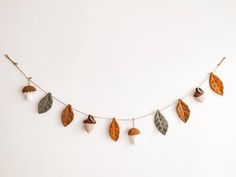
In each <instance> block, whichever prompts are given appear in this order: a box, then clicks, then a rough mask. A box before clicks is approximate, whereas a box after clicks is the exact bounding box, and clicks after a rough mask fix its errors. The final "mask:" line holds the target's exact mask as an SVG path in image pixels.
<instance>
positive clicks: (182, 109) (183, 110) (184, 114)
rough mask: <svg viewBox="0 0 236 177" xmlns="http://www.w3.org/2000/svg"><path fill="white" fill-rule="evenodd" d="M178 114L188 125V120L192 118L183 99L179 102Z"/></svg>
mask: <svg viewBox="0 0 236 177" xmlns="http://www.w3.org/2000/svg"><path fill="white" fill-rule="evenodd" d="M176 110H177V113H178V115H179V118H180V119H181V120H182V121H183V122H184V123H186V122H187V121H188V118H189V116H190V109H189V107H188V105H187V104H186V103H184V102H183V101H182V100H181V99H179V100H178V105H177V108H176Z"/></svg>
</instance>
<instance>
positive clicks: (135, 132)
mask: <svg viewBox="0 0 236 177" xmlns="http://www.w3.org/2000/svg"><path fill="white" fill-rule="evenodd" d="M128 135H129V137H130V143H131V144H133V145H135V144H137V140H138V138H139V135H140V130H139V129H137V128H131V129H130V130H129V132H128Z"/></svg>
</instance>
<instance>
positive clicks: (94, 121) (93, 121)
mask: <svg viewBox="0 0 236 177" xmlns="http://www.w3.org/2000/svg"><path fill="white" fill-rule="evenodd" d="M83 123H85V124H96V120H95V119H94V117H93V116H92V115H88V118H87V119H85V120H84V121H83Z"/></svg>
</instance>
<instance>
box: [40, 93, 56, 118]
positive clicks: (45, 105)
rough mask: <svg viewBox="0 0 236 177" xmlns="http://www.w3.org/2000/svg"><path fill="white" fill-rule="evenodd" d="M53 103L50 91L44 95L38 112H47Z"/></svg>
mask: <svg viewBox="0 0 236 177" xmlns="http://www.w3.org/2000/svg"><path fill="white" fill-rule="evenodd" d="M52 103H53V99H52V94H51V93H48V94H47V95H46V96H44V97H43V98H42V99H41V100H40V102H39V104H38V113H40V114H41V113H45V112H47V111H48V110H49V109H51V107H52Z"/></svg>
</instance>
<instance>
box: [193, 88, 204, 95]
mask: <svg viewBox="0 0 236 177" xmlns="http://www.w3.org/2000/svg"><path fill="white" fill-rule="evenodd" d="M203 94H204V91H203V90H202V89H201V88H199V87H197V88H196V89H195V93H194V95H193V96H194V97H200V96H202V95H203Z"/></svg>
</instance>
